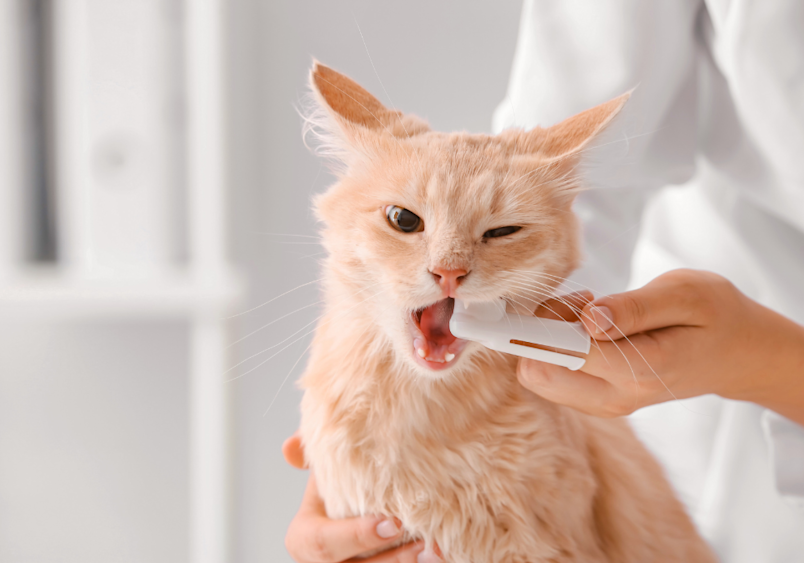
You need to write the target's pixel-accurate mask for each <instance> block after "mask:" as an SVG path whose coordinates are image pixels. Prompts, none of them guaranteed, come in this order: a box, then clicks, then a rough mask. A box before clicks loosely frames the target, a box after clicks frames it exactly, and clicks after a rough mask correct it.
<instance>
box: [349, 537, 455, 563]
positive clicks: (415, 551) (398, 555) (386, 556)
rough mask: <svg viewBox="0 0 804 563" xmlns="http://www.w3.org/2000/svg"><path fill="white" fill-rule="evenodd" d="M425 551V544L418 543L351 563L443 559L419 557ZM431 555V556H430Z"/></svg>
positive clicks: (430, 562)
mask: <svg viewBox="0 0 804 563" xmlns="http://www.w3.org/2000/svg"><path fill="white" fill-rule="evenodd" d="M423 550H424V543H422V542H416V543H409V544H407V545H403V546H402V547H397V548H396V549H392V550H390V551H386V552H384V553H380V554H379V555H375V556H374V557H369V558H368V559H362V558H356V559H350V560H349V561H350V563H437V562H440V561H441V559H439V558H436V559H429V560H428V559H427V555H424V556H421V557H420V556H419V554H420V553H421V552H422V551H423ZM428 555H429V554H428Z"/></svg>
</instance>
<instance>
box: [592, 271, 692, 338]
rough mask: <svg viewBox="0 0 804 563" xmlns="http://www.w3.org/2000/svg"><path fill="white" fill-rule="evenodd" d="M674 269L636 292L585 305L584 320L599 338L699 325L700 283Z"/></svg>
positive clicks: (616, 295)
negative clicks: (688, 278) (682, 280)
mask: <svg viewBox="0 0 804 563" xmlns="http://www.w3.org/2000/svg"><path fill="white" fill-rule="evenodd" d="M683 275H687V274H680V273H678V272H671V273H670V274H665V275H664V276H660V277H658V278H656V279H655V280H654V281H652V282H651V283H649V284H648V285H646V286H645V287H642V288H640V289H635V290H633V291H626V292H625V293H618V294H615V295H608V296H606V297H601V298H600V299H597V300H595V301H594V302H593V303H589V304H587V305H586V306H585V307H584V310H583V318H582V322H583V323H584V326H585V327H586V330H587V331H588V332H589V334H591V335H592V336H593V337H594V338H596V339H609V340H616V339H619V338H622V337H623V336H628V335H632V334H636V333H638V332H645V331H648V330H654V329H659V328H664V327H669V326H679V325H685V326H696V325H697V324H699V323H700V322H701V318H702V315H701V313H702V306H703V303H702V299H701V292H700V289H699V288H698V287H697V285H698V282H697V281H695V280H694V279H693V278H691V277H690V280H689V281H684V282H679V281H678V280H677V279H676V278H679V277H680V276H683Z"/></svg>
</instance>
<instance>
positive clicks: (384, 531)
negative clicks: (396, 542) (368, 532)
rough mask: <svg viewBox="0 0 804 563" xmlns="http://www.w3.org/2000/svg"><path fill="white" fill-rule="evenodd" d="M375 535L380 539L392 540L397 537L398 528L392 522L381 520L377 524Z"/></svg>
mask: <svg viewBox="0 0 804 563" xmlns="http://www.w3.org/2000/svg"><path fill="white" fill-rule="evenodd" d="M377 535H378V536H380V537H381V538H385V539H388V538H392V537H394V536H396V535H399V527H398V526H397V525H396V522H394V521H393V520H383V521H382V522H380V523H379V524H377Z"/></svg>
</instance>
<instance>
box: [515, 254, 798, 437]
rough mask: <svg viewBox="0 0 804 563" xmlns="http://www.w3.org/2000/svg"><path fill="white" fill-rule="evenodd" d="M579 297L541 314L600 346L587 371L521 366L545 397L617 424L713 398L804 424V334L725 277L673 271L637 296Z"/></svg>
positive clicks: (525, 381)
mask: <svg viewBox="0 0 804 563" xmlns="http://www.w3.org/2000/svg"><path fill="white" fill-rule="evenodd" d="M571 299H572V300H573V301H574V303H573V306H572V307H568V306H567V305H566V304H563V303H562V302H561V301H560V300H551V301H550V302H548V303H545V305H544V306H542V307H540V310H539V311H537V315H539V316H552V317H553V318H556V317H561V318H563V320H567V321H578V320H580V321H581V322H583V324H584V327H585V328H586V330H587V332H589V334H590V335H591V336H592V338H593V339H594V342H593V344H592V348H591V350H590V353H589V355H588V357H587V360H586V362H585V363H584V365H583V367H581V369H580V370H578V371H571V370H569V369H567V368H564V367H560V366H557V365H552V364H547V363H543V362H538V361H535V360H530V359H526V358H522V359H521V360H520V363H519V370H518V376H519V381H520V383H521V384H522V385H523V386H524V387H526V388H527V389H529V390H531V391H533V392H534V393H536V394H538V395H540V396H542V397H544V398H545V399H548V400H550V401H553V402H555V403H560V404H564V405H567V406H570V407H573V408H576V409H578V410H580V411H583V412H586V413H589V414H593V415H597V416H604V417H612V416H621V415H626V414H630V413H631V412H633V411H635V410H637V409H639V408H641V407H644V406H647V405H651V404H655V403H661V402H664V401H668V400H672V399H674V398H675V399H683V398H688V397H694V396H697V395H704V394H707V393H715V394H718V395H720V396H722V397H725V398H729V399H737V400H743V401H751V402H754V403H757V404H760V405H762V406H765V407H767V408H769V409H772V410H774V411H776V412H778V413H779V414H781V415H783V416H786V417H787V418H789V419H791V420H794V421H796V422H798V423H801V424H804V327H802V326H800V325H798V324H796V323H795V322H793V321H791V320H790V319H787V318H785V317H784V316H782V315H780V314H778V313H776V312H774V311H772V310H770V309H768V308H766V307H763V306H762V305H760V304H759V303H756V302H755V301H752V300H751V299H749V298H748V297H746V296H745V295H743V294H742V293H741V292H740V291H739V290H738V289H737V288H736V287H735V286H734V285H733V284H731V283H730V282H729V281H728V280H726V279H725V278H723V277H721V276H718V275H716V274H712V273H709V272H703V271H696V270H675V271H672V272H668V273H666V274H664V275H662V276H659V277H658V278H656V279H655V280H653V281H652V282H650V283H649V284H647V285H645V286H644V287H642V288H640V289H637V290H634V291H629V292H625V293H620V294H616V295H610V296H606V297H601V298H598V299H596V300H594V301H590V299H591V295H590V294H588V293H580V294H575V295H574V296H573V297H572V298H571ZM579 309H582V312H580V313H578V310H579ZM551 310H552V311H551ZM579 317H580V318H579Z"/></svg>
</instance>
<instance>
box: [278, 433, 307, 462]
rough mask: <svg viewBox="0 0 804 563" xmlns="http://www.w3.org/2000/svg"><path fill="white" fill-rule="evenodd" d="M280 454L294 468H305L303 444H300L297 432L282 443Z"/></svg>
mask: <svg viewBox="0 0 804 563" xmlns="http://www.w3.org/2000/svg"><path fill="white" fill-rule="evenodd" d="M282 455H284V456H285V461H287V462H288V463H289V464H290V465H292V466H293V467H295V468H296V469H307V464H306V462H305V461H304V446H302V443H301V437H300V436H299V433H298V432H296V433H295V434H293V436H291V437H290V438H288V439H287V440H285V443H284V444H282Z"/></svg>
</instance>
